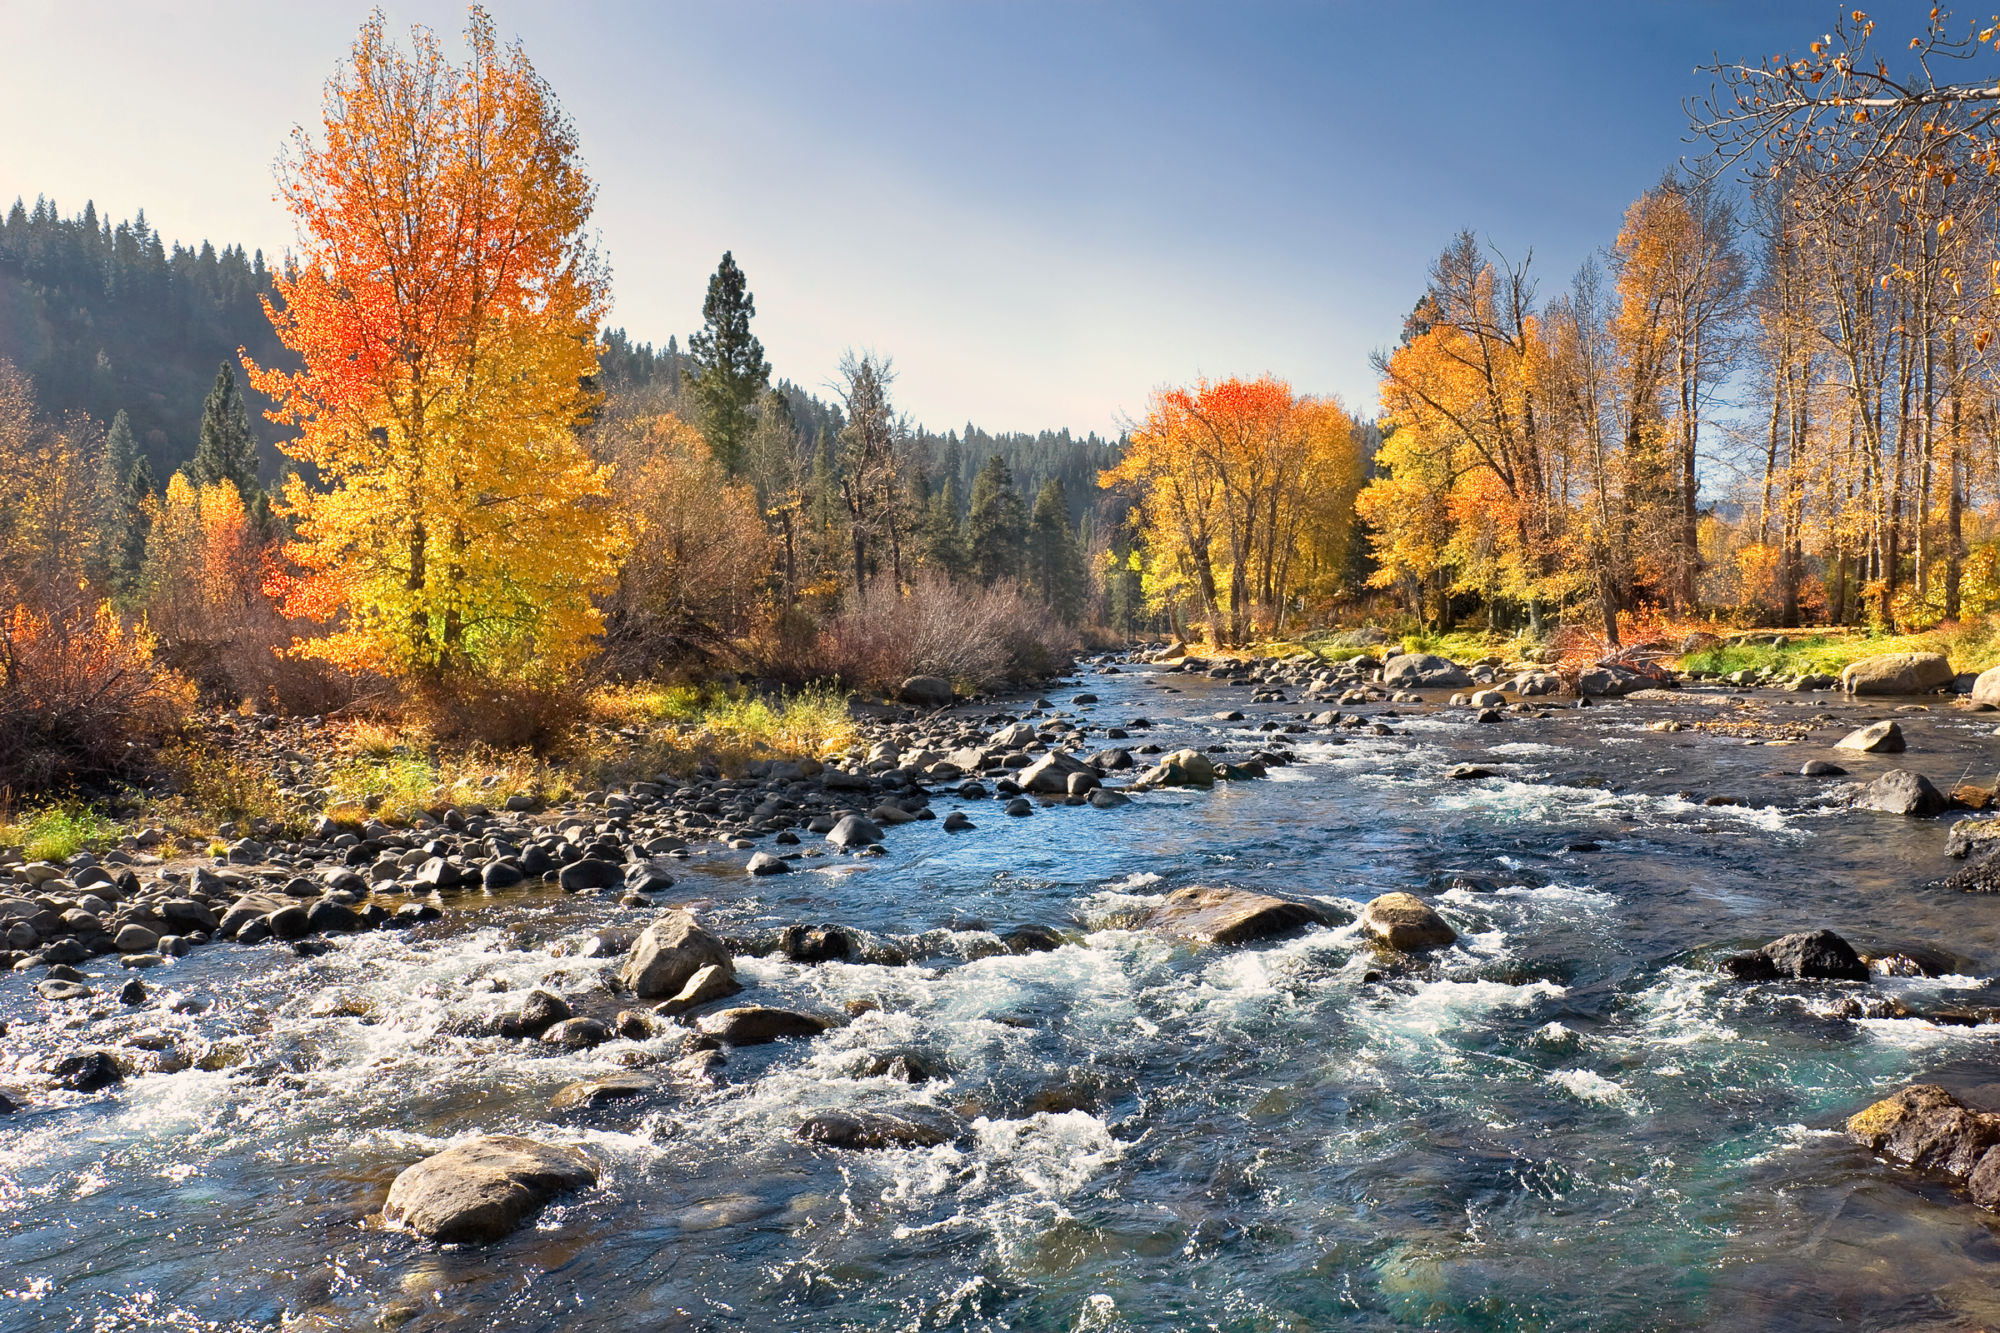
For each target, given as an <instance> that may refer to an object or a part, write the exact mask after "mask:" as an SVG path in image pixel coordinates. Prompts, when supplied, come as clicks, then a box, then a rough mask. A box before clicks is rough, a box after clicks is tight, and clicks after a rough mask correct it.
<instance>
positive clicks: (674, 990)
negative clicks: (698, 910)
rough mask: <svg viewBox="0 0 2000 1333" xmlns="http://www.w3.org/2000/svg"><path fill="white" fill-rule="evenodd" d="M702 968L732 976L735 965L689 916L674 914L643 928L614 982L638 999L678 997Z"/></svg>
mask: <svg viewBox="0 0 2000 1333" xmlns="http://www.w3.org/2000/svg"><path fill="white" fill-rule="evenodd" d="M704 967H715V968H720V969H721V971H722V974H723V975H724V976H726V977H729V978H731V979H734V978H735V976H736V964H735V962H734V961H733V960H731V958H730V957H729V950H727V949H725V948H724V947H723V945H722V941H721V940H718V939H717V938H715V936H713V935H711V934H709V933H708V932H707V931H705V930H703V929H702V928H701V926H700V925H699V924H698V923H697V922H696V921H695V919H694V914H693V913H691V912H687V911H675V912H669V913H667V914H666V915H665V916H663V917H661V918H660V919H659V920H658V921H655V922H654V923H653V924H652V925H650V926H648V927H646V930H645V933H644V934H642V935H640V936H639V938H638V940H637V942H635V943H634V944H633V945H632V951H631V953H629V954H627V955H626V956H625V965H624V966H623V967H622V968H620V969H619V972H618V979H619V980H620V981H622V982H624V983H625V988H626V989H627V990H629V991H631V992H632V993H633V994H634V995H636V996H638V997H639V998H640V999H642V1000H653V999H660V998H663V997H665V996H669V995H678V994H679V993H680V991H681V988H682V987H684V986H686V985H687V983H688V980H689V979H690V978H691V977H693V976H694V974H695V973H697V972H699V971H701V969H703V968H704Z"/></svg>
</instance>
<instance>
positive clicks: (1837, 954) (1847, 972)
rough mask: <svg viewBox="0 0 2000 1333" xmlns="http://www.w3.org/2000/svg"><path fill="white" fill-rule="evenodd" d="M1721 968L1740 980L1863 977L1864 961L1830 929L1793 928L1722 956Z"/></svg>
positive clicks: (1865, 978) (1843, 978)
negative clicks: (1755, 947)
mask: <svg viewBox="0 0 2000 1333" xmlns="http://www.w3.org/2000/svg"><path fill="white" fill-rule="evenodd" d="M1722 970H1723V971H1725V972H1727V973H1729V974H1730V975H1731V976H1733V977H1735V978H1737V979H1738V980H1740V981H1775V980H1777V979H1778V978H1780V977H1786V978H1790V979H1791V980H1794V981H1866V980H1868V965H1867V964H1866V963H1864V962H1862V961H1861V956H1860V955H1859V954H1857V953H1855V952H1854V948H1853V946H1851V945H1850V944H1848V942H1847V941H1846V940H1844V939H1842V938H1841V937H1840V936H1838V935H1836V934H1834V933H1833V932H1832V931H1830V930H1811V931H1797V932H1795V933H1793V934H1790V935H1782V936H1780V937H1779V938H1777V939H1775V940H1772V941H1771V942H1770V943H1769V944H1767V945H1765V946H1764V947H1763V948H1761V949H1758V950H1756V951H1755V952H1752V953H1740V954H1736V955H1734V956H1733V957H1729V958H1725V959H1723V960H1722Z"/></svg>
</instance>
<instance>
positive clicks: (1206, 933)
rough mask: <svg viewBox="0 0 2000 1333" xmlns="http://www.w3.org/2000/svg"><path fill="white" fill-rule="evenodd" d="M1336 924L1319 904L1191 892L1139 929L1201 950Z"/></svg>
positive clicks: (1173, 898)
mask: <svg viewBox="0 0 2000 1333" xmlns="http://www.w3.org/2000/svg"><path fill="white" fill-rule="evenodd" d="M1332 920H1333V915H1332V913H1330V912H1328V911H1327V910H1326V909H1325V908H1324V907H1321V906H1319V905H1317V904H1315V903H1302V902H1294V901H1292V900H1291V899H1289V898H1274V897H1272V896H1270V895H1269V894H1262V893H1250V892H1247V891H1245V890H1243V889H1231V888H1205V887H1199V886H1193V887H1189V888H1185V889H1176V890H1174V891H1173V892H1172V893H1170V894H1168V895H1167V896H1166V899H1165V900H1164V901H1163V902H1161V903H1160V904H1159V905H1158V906H1157V907H1155V908H1153V909H1152V911H1150V912H1148V913H1147V914H1146V916H1145V918H1144V919H1143V920H1142V921H1141V922H1140V923H1139V924H1140V925H1141V926H1143V927H1145V928H1147V929H1149V930H1157V931H1159V932H1161V933H1162V934H1165V935H1171V936H1174V937H1175V938H1177V939H1183V940H1191V941H1193V942H1195V943H1197V944H1223V945H1234V944H1245V943H1248V942H1249V941H1251V940H1260V939H1268V938H1270V937H1271V936H1274V935H1286V934H1290V933H1291V932H1293V931H1297V930H1303V929H1304V928H1305V927H1307V926H1310V925H1327V924H1329V923H1331V922H1332Z"/></svg>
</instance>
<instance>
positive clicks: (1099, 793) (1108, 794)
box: [1090, 787, 1132, 810]
mask: <svg viewBox="0 0 2000 1333" xmlns="http://www.w3.org/2000/svg"><path fill="white" fill-rule="evenodd" d="M1090 803H1091V804H1092V805H1093V806H1095V807H1097V808H1098V809H1099V810H1115V809H1117V808H1118V807H1119V806H1121V805H1130V804H1132V798H1131V797H1129V796H1127V795H1126V794H1125V793H1123V792H1117V791H1112V790H1111V789H1110V788H1108V787H1099V788H1097V789H1096V790H1095V791H1093V792H1091V793H1090Z"/></svg>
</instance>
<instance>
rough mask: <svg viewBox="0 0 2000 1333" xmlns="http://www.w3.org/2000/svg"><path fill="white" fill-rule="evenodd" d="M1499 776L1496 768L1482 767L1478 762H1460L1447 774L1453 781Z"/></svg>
mask: <svg viewBox="0 0 2000 1333" xmlns="http://www.w3.org/2000/svg"><path fill="white" fill-rule="evenodd" d="M1499 776H1500V775H1499V774H1498V773H1497V772H1495V771H1494V770H1492V769H1490V768H1481V767H1480V766H1479V765H1478V764H1459V765H1456V766H1455V767H1453V768H1452V769H1451V771H1449V772H1448V773H1446V774H1445V777H1447V778H1449V779H1450V780H1451V781H1453V782H1478V781H1480V780H1481V779H1484V778H1497V777H1499Z"/></svg>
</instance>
